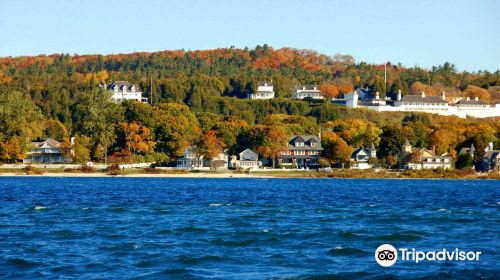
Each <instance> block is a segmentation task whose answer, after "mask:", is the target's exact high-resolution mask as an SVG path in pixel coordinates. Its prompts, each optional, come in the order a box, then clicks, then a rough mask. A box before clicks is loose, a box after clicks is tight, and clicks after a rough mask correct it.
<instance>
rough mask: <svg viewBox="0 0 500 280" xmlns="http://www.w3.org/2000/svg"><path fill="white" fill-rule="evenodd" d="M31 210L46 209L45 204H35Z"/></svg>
mask: <svg viewBox="0 0 500 280" xmlns="http://www.w3.org/2000/svg"><path fill="white" fill-rule="evenodd" d="M33 210H35V211H44V210H47V206H43V205H36V206H35V207H33Z"/></svg>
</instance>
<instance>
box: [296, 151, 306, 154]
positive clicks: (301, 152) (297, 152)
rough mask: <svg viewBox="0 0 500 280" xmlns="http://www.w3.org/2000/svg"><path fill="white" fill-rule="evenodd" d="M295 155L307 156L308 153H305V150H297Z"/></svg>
mask: <svg viewBox="0 0 500 280" xmlns="http://www.w3.org/2000/svg"><path fill="white" fill-rule="evenodd" d="M294 154H296V155H305V154H306V151H304V150H296V151H295V152H294Z"/></svg>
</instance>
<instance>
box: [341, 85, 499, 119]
mask: <svg viewBox="0 0 500 280" xmlns="http://www.w3.org/2000/svg"><path fill="white" fill-rule="evenodd" d="M344 98H345V99H344V100H333V101H332V102H333V103H336V104H342V105H345V106H347V107H350V108H366V109H370V110H374V111H377V112H424V113H431V114H439V115H443V116H458V117H460V118H466V117H474V118H488V117H498V116H500V104H495V105H489V104H487V103H486V102H484V101H483V100H480V99H479V98H477V97H476V98H474V99H470V98H462V99H460V100H458V101H457V102H455V103H449V102H448V101H447V100H446V96H445V93H444V92H442V93H441V95H440V96H426V94H425V92H422V93H421V94H419V95H405V96H404V97H401V91H400V92H399V93H398V95H397V98H396V100H395V101H394V102H393V105H388V104H386V101H384V102H376V100H374V99H365V100H361V99H360V98H359V95H358V92H357V91H354V92H352V93H349V94H346V95H345V97H344ZM375 99H377V97H375ZM389 101H390V100H389Z"/></svg>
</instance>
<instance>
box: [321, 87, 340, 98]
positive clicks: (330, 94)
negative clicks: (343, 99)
mask: <svg viewBox="0 0 500 280" xmlns="http://www.w3.org/2000/svg"><path fill="white" fill-rule="evenodd" d="M319 90H320V91H321V93H322V94H323V96H324V97H325V98H326V99H332V98H335V97H337V96H338V95H339V89H338V88H337V86H336V85H333V84H322V85H321V86H320V87H319Z"/></svg>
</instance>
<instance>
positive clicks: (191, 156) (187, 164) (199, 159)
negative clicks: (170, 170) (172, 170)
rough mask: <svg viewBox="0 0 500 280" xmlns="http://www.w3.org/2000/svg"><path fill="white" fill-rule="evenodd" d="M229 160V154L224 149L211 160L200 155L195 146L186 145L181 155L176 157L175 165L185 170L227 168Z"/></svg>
mask: <svg viewBox="0 0 500 280" xmlns="http://www.w3.org/2000/svg"><path fill="white" fill-rule="evenodd" d="M228 162H229V155H228V154H227V152H226V151H224V152H222V153H220V154H218V155H217V156H216V157H215V158H213V159H212V160H208V159H206V158H204V156H203V155H201V154H200V153H199V152H198V150H197V149H196V147H194V146H188V147H186V149H185V150H184V154H183V156H182V157H180V158H178V159H177V162H176V167H177V168H178V169H186V170H210V168H211V167H212V168H213V169H216V170H220V169H227V167H228Z"/></svg>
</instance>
